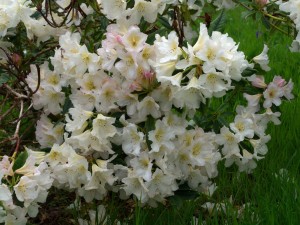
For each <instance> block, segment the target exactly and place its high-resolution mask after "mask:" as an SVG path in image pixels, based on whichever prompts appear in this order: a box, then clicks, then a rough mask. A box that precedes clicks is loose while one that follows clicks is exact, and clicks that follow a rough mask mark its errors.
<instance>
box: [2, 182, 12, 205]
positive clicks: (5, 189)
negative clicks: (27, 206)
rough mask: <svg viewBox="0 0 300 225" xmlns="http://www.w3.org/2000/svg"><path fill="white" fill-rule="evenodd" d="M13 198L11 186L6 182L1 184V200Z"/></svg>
mask: <svg viewBox="0 0 300 225" xmlns="http://www.w3.org/2000/svg"><path fill="white" fill-rule="evenodd" d="M11 199H12V193H11V192H10V190H9V188H8V187H7V185H6V184H1V185H0V201H4V202H6V201H9V200H11Z"/></svg>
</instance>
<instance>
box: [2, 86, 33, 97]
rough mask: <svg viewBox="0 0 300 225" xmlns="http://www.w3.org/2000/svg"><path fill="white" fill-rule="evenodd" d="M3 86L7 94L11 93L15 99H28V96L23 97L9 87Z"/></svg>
mask: <svg viewBox="0 0 300 225" xmlns="http://www.w3.org/2000/svg"><path fill="white" fill-rule="evenodd" d="M3 86H4V87H5V88H6V89H7V90H8V91H9V92H11V93H12V94H14V95H15V96H16V97H17V98H25V99H28V96H26V95H23V94H20V93H18V92H16V91H14V90H13V89H12V88H11V87H10V86H9V85H7V84H3Z"/></svg>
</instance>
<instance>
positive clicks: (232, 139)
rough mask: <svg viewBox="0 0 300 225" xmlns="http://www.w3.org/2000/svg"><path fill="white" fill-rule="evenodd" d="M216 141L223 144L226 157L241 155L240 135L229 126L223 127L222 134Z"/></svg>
mask: <svg viewBox="0 0 300 225" xmlns="http://www.w3.org/2000/svg"><path fill="white" fill-rule="evenodd" d="M216 142H217V143H218V144H219V145H223V148H222V153H223V155H225V158H227V157H230V156H231V155H236V156H241V155H240V148H239V145H238V143H239V142H240V141H239V137H238V136H237V135H236V134H234V133H232V132H231V131H230V130H229V129H228V128H227V127H225V126H224V127H222V128H221V130H220V134H219V135H217V137H216Z"/></svg>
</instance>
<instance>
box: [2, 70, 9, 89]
mask: <svg viewBox="0 0 300 225" xmlns="http://www.w3.org/2000/svg"><path fill="white" fill-rule="evenodd" d="M9 78H10V77H9V75H8V74H7V73H2V71H1V70H0V86H1V85H2V84H5V83H7V82H8V81H9Z"/></svg>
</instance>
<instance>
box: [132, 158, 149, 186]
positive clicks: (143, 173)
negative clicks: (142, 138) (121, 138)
mask: <svg viewBox="0 0 300 225" xmlns="http://www.w3.org/2000/svg"><path fill="white" fill-rule="evenodd" d="M130 165H131V166H132V167H133V169H134V171H135V173H136V175H137V176H140V177H142V178H143V179H144V180H146V181H149V180H150V179H151V175H152V172H151V169H152V166H153V163H152V162H151V160H150V158H149V154H148V153H147V152H142V153H141V154H140V155H139V156H138V157H135V158H133V159H131V160H130Z"/></svg>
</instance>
